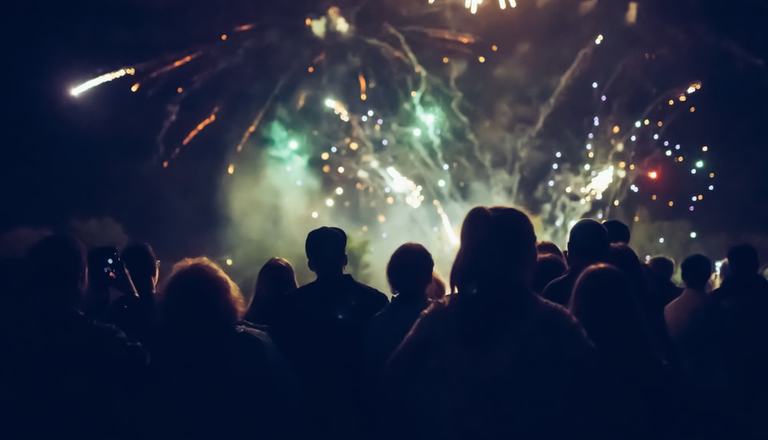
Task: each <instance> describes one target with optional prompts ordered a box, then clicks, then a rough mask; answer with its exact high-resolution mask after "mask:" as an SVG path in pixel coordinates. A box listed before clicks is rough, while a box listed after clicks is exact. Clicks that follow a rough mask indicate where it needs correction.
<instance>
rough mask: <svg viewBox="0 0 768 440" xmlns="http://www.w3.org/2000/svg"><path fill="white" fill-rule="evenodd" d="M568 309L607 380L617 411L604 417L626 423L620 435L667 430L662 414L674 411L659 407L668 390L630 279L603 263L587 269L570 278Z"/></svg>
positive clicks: (652, 435)
mask: <svg viewBox="0 0 768 440" xmlns="http://www.w3.org/2000/svg"><path fill="white" fill-rule="evenodd" d="M570 309H571V312H572V313H573V314H574V316H576V318H577V319H578V320H579V322H580V323H581V324H582V325H583V326H584V328H585V329H586V331H587V335H589V337H590V339H592V341H593V342H594V343H595V345H596V346H597V350H598V353H599V354H600V359H601V364H602V367H603V369H604V372H605V377H606V379H607V380H608V381H609V387H608V392H609V396H610V398H611V402H612V403H611V406H613V407H614V410H617V411H616V413H615V414H612V415H611V416H610V417H606V419H608V420H607V421H608V422H609V423H611V422H617V423H619V425H618V426H622V425H624V424H626V426H624V429H626V432H625V433H624V435H623V436H622V437H624V438H626V437H631V438H658V437H659V435H661V434H668V425H669V420H667V417H668V414H669V413H672V414H674V412H675V411H672V410H671V409H669V408H664V406H665V404H668V403H669V400H670V398H669V393H670V392H671V390H670V389H669V387H668V386H667V385H668V384H667V377H666V374H665V371H664V368H663V364H662V360H661V359H660V358H659V357H658V355H657V352H656V350H655V347H653V344H652V342H651V339H650V333H649V332H648V329H647V328H646V322H645V317H644V314H643V309H642V307H641V305H640V303H639V301H638V299H637V298H636V296H635V293H634V292H633V290H632V288H631V282H630V278H629V277H628V276H627V275H626V274H625V273H624V272H623V271H621V270H619V269H617V268H615V267H613V266H609V265H606V264H597V265H593V266H590V267H588V268H587V269H585V270H584V271H583V272H582V273H581V275H580V276H579V279H578V280H577V281H576V285H575V286H574V289H573V297H572V298H571V305H570ZM663 408H664V409H663ZM674 409H675V410H676V409H677V408H674Z"/></svg>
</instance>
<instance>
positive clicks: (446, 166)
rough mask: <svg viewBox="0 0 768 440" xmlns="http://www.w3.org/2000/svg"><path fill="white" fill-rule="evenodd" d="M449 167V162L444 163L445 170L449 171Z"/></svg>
mask: <svg viewBox="0 0 768 440" xmlns="http://www.w3.org/2000/svg"><path fill="white" fill-rule="evenodd" d="M449 168H450V166H448V164H447V163H444V164H443V169H444V170H445V171H448V169H449Z"/></svg>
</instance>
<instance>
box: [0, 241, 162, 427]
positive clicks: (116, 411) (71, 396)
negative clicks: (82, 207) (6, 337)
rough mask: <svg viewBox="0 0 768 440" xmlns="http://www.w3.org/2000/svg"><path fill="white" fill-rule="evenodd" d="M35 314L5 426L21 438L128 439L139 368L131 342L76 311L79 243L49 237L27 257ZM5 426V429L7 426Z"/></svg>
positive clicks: (82, 266) (81, 261)
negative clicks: (10, 424) (17, 428)
mask: <svg viewBox="0 0 768 440" xmlns="http://www.w3.org/2000/svg"><path fill="white" fill-rule="evenodd" d="M28 264H29V271H30V281H29V287H30V291H31V295H32V297H33V300H34V304H35V312H36V316H35V317H34V318H33V322H32V323H30V328H29V330H28V334H27V335H26V337H28V338H29V339H28V351H27V352H26V353H25V354H24V355H23V356H22V357H21V358H20V359H15V361H18V362H20V363H21V364H20V365H23V367H24V368H23V369H22V370H21V372H22V374H21V375H20V376H19V377H17V378H16V379H17V382H16V383H15V386H16V387H18V388H17V389H18V390H19V391H20V392H19V393H18V395H16V398H15V400H16V405H15V408H14V409H15V410H17V411H19V413H18V414H16V415H15V416H14V417H12V420H13V422H16V423H19V426H22V427H23V429H24V430H23V431H19V432H24V437H26V438H43V437H61V438H80V439H90V438H93V439H104V438H122V436H124V435H129V433H130V426H131V420H132V419H133V416H135V414H134V413H132V410H133V405H132V404H131V397H135V396H133V395H132V393H131V392H132V391H133V390H134V388H135V386H136V385H137V383H138V382H137V381H138V378H139V376H141V374H142V370H143V368H144V367H145V366H146V361H147V358H146V356H145V354H144V352H143V350H142V349H141V347H140V346H139V345H138V344H133V343H131V342H129V341H127V340H126V338H125V336H124V335H123V334H122V333H121V332H120V331H119V330H117V329H116V328H114V327H110V326H106V325H101V324H96V323H94V322H92V321H91V320H90V319H88V318H87V317H85V316H84V315H83V314H82V312H81V311H80V309H79V305H80V302H81V300H82V292H83V290H84V289H85V287H86V279H87V278H86V273H87V266H86V260H85V255H84V251H83V248H82V246H81V245H80V243H79V242H77V241H76V240H75V239H73V238H70V237H66V236H50V237H47V238H44V239H43V240H41V241H40V242H39V243H37V244H36V245H35V246H34V247H33V248H32V249H31V250H30V253H29V255H28ZM11 429H12V428H11Z"/></svg>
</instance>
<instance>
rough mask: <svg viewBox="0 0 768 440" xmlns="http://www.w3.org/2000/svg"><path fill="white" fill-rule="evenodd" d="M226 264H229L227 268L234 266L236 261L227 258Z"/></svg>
mask: <svg viewBox="0 0 768 440" xmlns="http://www.w3.org/2000/svg"><path fill="white" fill-rule="evenodd" d="M224 262H225V263H226V264H227V266H231V265H232V264H234V261H232V259H231V258H227V259H226V260H225V261H224Z"/></svg>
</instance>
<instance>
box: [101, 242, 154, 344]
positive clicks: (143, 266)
mask: <svg viewBox="0 0 768 440" xmlns="http://www.w3.org/2000/svg"><path fill="white" fill-rule="evenodd" d="M121 258H122V261H123V264H124V265H125V269H126V271H127V273H128V274H130V278H131V280H132V281H133V285H134V286H135V289H136V293H137V295H123V296H121V297H120V298H118V299H117V300H115V302H114V303H113V304H112V305H111V306H110V313H109V315H110V320H111V322H113V323H114V324H115V325H117V326H118V327H119V328H120V329H121V330H123V331H124V332H125V333H126V334H128V336H130V337H132V338H134V339H137V340H139V341H141V342H143V343H147V342H148V338H149V337H150V334H151V332H152V330H153V327H154V326H155V324H156V318H157V311H156V310H157V301H156V292H155V291H156V289H157V282H158V279H159V277H160V271H159V269H160V264H159V261H158V260H157V255H156V254H155V251H154V249H152V246H150V245H149V244H148V243H134V244H131V245H128V246H127V247H126V248H125V249H123V252H122V254H121Z"/></svg>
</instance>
